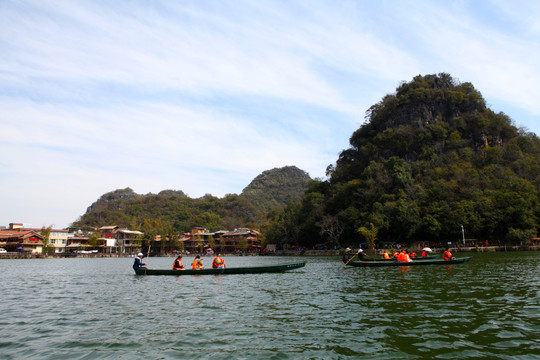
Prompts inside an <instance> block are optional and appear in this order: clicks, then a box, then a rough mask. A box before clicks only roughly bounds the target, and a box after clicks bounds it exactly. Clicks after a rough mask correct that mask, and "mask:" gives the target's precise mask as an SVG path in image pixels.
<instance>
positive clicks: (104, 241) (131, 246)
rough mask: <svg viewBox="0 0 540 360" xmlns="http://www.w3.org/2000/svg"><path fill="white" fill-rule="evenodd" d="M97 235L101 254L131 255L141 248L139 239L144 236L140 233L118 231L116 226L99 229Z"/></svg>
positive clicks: (124, 230)
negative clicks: (118, 253) (98, 234)
mask: <svg viewBox="0 0 540 360" xmlns="http://www.w3.org/2000/svg"><path fill="white" fill-rule="evenodd" d="M99 233H100V237H99V239H98V240H99V241H100V242H101V245H100V247H101V248H102V251H101V252H103V253H115V252H120V253H133V252H135V251H137V249H139V248H140V247H141V245H140V238H141V236H142V235H144V234H143V233H142V232H140V231H136V230H128V229H120V227H118V226H116V225H112V226H103V227H100V228H99Z"/></svg>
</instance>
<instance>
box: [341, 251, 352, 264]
mask: <svg viewBox="0 0 540 360" xmlns="http://www.w3.org/2000/svg"><path fill="white" fill-rule="evenodd" d="M341 260H342V261H343V263H344V264H348V263H349V261H351V248H346V249H345V252H344V253H343V258H342V259H341Z"/></svg>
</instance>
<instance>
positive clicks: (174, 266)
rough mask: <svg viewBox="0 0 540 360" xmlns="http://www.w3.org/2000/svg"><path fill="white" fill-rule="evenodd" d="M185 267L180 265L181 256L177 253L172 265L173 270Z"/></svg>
mask: <svg viewBox="0 0 540 360" xmlns="http://www.w3.org/2000/svg"><path fill="white" fill-rule="evenodd" d="M185 268H186V267H185V266H184V265H182V256H180V255H178V257H177V258H176V260H174V264H173V266H172V269H173V270H184V269H185Z"/></svg>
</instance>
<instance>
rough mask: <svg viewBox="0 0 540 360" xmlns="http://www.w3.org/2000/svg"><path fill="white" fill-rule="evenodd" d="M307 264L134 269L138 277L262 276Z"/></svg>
mask: <svg viewBox="0 0 540 360" xmlns="http://www.w3.org/2000/svg"><path fill="white" fill-rule="evenodd" d="M305 265H306V262H300V263H291V264H280V265H265V266H250V267H232V268H225V269H202V270H191V269H188V270H170V269H145V268H140V269H134V270H135V274H137V275H176V276H178V275H229V274H260V273H273V272H283V271H288V270H293V269H298V268H301V267H304V266H305Z"/></svg>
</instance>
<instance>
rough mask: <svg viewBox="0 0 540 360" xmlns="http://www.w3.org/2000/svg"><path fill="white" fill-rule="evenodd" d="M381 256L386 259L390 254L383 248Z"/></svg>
mask: <svg viewBox="0 0 540 360" xmlns="http://www.w3.org/2000/svg"><path fill="white" fill-rule="evenodd" d="M382 257H383V259H387V260H388V259H390V255H388V251H386V250H384V252H383V254H382Z"/></svg>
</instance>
